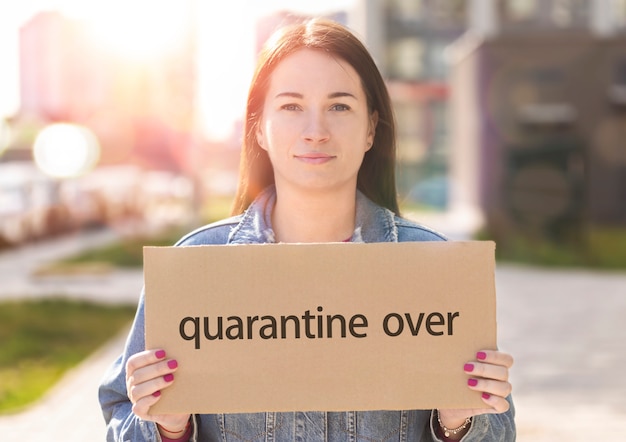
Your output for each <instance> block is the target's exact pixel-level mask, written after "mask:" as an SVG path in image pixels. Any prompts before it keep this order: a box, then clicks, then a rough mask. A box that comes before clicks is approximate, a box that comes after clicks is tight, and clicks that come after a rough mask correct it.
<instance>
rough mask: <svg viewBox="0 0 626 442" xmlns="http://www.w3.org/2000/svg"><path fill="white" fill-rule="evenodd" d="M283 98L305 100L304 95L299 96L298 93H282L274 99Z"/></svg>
mask: <svg viewBox="0 0 626 442" xmlns="http://www.w3.org/2000/svg"><path fill="white" fill-rule="evenodd" d="M281 97H291V98H304V95H302V94H299V93H298V92H281V93H279V94H276V97H274V98H281Z"/></svg>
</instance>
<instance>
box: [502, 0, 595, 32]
mask: <svg viewBox="0 0 626 442" xmlns="http://www.w3.org/2000/svg"><path fill="white" fill-rule="evenodd" d="M590 7H591V2H590V0H541V1H539V0H498V8H499V12H500V18H501V22H502V25H503V30H504V31H505V32H506V31H511V30H513V31H524V30H528V29H529V28H542V29H572V28H587V27H588V26H589V10H590Z"/></svg>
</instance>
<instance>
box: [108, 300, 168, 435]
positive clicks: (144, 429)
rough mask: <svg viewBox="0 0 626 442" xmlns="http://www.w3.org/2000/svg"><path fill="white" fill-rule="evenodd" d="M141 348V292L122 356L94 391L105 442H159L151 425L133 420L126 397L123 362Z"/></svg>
mask: <svg viewBox="0 0 626 442" xmlns="http://www.w3.org/2000/svg"><path fill="white" fill-rule="evenodd" d="M144 347H145V340H144V292H143V291H142V293H141V297H140V300H139V305H138V307H137V313H136V315H135V320H134V322H133V325H132V328H131V331H130V334H129V336H128V339H127V340H126V345H125V346H124V352H123V353H122V355H120V357H119V358H117V360H116V361H115V362H114V363H113V364H112V365H111V367H110V368H109V369H108V371H107V372H106V373H105V375H104V378H103V379H102V382H101V384H100V388H99V390H98V396H99V400H100V406H101V407H102V414H103V415H104V420H105V422H106V426H107V437H106V440H107V441H108V442H122V441H133V442H142V441H160V440H161V436H160V435H159V432H158V430H157V428H156V424H155V423H154V422H147V421H144V420H142V419H140V418H138V417H137V416H135V414H134V413H133V411H132V404H131V402H130V400H129V399H128V395H127V394H126V361H127V360H128V358H129V357H130V356H132V355H133V354H135V353H138V352H140V351H143V350H144Z"/></svg>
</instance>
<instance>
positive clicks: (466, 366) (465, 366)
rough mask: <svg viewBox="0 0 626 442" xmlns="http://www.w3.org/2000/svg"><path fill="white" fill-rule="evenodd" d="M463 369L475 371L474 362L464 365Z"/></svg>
mask: <svg viewBox="0 0 626 442" xmlns="http://www.w3.org/2000/svg"><path fill="white" fill-rule="evenodd" d="M463 370H465V371H467V372H469V373H471V372H472V371H474V364H465V365H464V366H463Z"/></svg>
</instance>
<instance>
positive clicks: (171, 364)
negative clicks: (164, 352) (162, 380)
mask: <svg viewBox="0 0 626 442" xmlns="http://www.w3.org/2000/svg"><path fill="white" fill-rule="evenodd" d="M167 366H168V367H169V368H171V369H172V370H173V369H175V368H176V367H178V361H177V360H176V359H172V360H171V361H167Z"/></svg>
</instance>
